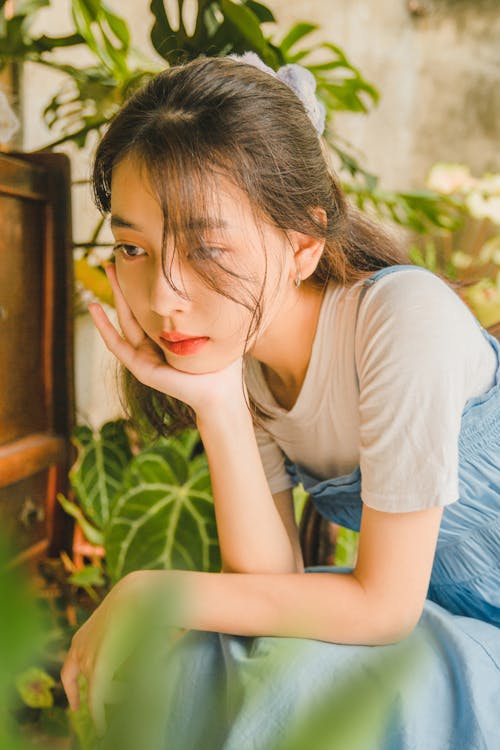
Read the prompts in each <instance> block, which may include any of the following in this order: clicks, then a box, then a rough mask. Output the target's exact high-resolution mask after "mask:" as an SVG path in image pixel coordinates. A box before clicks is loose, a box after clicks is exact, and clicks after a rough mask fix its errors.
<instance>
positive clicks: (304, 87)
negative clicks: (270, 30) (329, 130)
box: [228, 52, 326, 135]
mask: <svg viewBox="0 0 500 750" xmlns="http://www.w3.org/2000/svg"><path fill="white" fill-rule="evenodd" d="M228 57H230V58H232V59H233V60H237V61H238V62H243V63H247V64H248V65H253V67H254V68H259V69H260V70H263V71H264V72H265V73H269V75H272V76H273V77H274V78H278V79H279V80H280V81H282V83H284V84H286V85H287V86H288V87H289V88H290V89H291V90H292V91H293V92H294V94H295V95H296V96H298V98H299V99H300V101H301V102H302V104H303V106H304V109H305V110H306V112H307V114H308V116H309V119H310V120H311V122H312V124H313V125H314V128H315V130H316V132H317V133H318V135H322V134H323V131H324V129H325V116H326V110H325V105H324V104H323V102H321V101H319V99H318V98H317V96H316V79H315V77H314V76H313V74H312V73H311V71H310V70H308V69H307V68H304V67H302V65H297V64H296V63H290V64H289V65H283V66H282V67H281V68H279V69H278V70H277V71H276V70H273V69H272V68H271V67H269V65H266V63H265V62H263V60H261V59H260V57H259V56H258V55H257V54H256V53H255V52H245V53H244V54H243V55H228Z"/></svg>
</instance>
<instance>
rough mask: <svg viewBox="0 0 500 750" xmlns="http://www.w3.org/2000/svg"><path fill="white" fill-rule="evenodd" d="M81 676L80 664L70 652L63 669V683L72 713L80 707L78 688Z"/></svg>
mask: <svg viewBox="0 0 500 750" xmlns="http://www.w3.org/2000/svg"><path fill="white" fill-rule="evenodd" d="M79 674H80V667H79V664H78V662H77V660H76V658H75V656H74V654H73V652H72V651H71V650H70V651H69V653H68V656H67V657H66V661H65V662H64V664H63V667H62V669H61V682H62V684H63V688H64V692H65V693H66V697H67V699H68V703H69V706H70V708H71V710H72V711H76V710H77V709H78V707H79V706H80V690H79V688H78V675H79Z"/></svg>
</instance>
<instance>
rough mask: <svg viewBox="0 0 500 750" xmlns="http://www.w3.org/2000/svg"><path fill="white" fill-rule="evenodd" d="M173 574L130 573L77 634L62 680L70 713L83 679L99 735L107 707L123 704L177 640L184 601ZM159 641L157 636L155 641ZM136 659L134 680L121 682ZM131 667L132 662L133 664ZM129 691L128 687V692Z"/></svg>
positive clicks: (78, 699) (74, 637) (77, 699)
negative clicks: (142, 674) (126, 667)
mask: <svg viewBox="0 0 500 750" xmlns="http://www.w3.org/2000/svg"><path fill="white" fill-rule="evenodd" d="M175 575H176V573H175V571H166V570H155V571H150V570H140V571H134V572H133V573H129V574H128V575H127V576H125V577H124V578H122V579H121V580H120V581H119V582H118V583H117V584H115V586H114V587H113V588H112V589H111V591H110V592H109V593H108V595H107V596H106V597H105V599H104V600H103V601H102V602H101V604H100V605H99V606H98V607H97V609H96V610H95V611H94V612H93V613H92V615H91V616H90V617H89V619H88V620H87V621H86V622H85V623H84V624H83V625H82V626H81V627H80V628H79V629H78V630H77V632H76V633H75V635H74V636H73V638H72V641H71V646H70V649H69V651H68V654H67V656H66V660H65V662H64V664H63V667H62V669H61V681H62V684H63V687H64V690H65V692H66V696H67V698H68V702H69V705H70V708H71V710H73V711H76V710H77V709H78V708H79V706H80V692H79V684H78V683H79V680H80V678H81V676H82V675H83V677H84V678H85V681H86V688H87V690H86V693H87V703H88V709H89V712H90V715H91V718H92V720H93V722H94V724H95V728H96V731H97V733H98V734H99V735H100V736H102V735H103V734H104V732H105V730H106V720H105V711H104V706H105V704H106V703H107V704H110V703H117V702H120V701H121V700H122V699H123V698H124V696H125V695H126V686H127V682H131V683H132V689H135V688H134V686H135V685H136V684H137V677H139V675H140V671H141V670H142V671H143V672H144V670H149V672H148V675H147V678H148V679H149V677H150V676H151V675H150V669H149V666H148V664H150V662H148V660H147V649H150V653H151V659H152V661H153V663H154V664H156V665H157V664H159V663H160V660H161V656H162V653H161V652H162V651H165V653H166V650H168V648H170V646H171V645H172V644H173V643H174V641H175V640H177V638H178V637H179V636H180V635H182V632H179V628H180V625H179V623H180V620H181V619H182V617H183V609H182V601H183V600H182V598H181V595H180V592H179V591H178V589H177V588H175V582H176V579H175ZM156 636H158V637H156ZM137 651H139V653H140V656H139V657H137V655H136V667H135V669H136V671H135V672H134V674H135V676H136V679H134V678H132V679H130V677H129V680H128V681H127V682H123V680H121V679H120V678H121V677H123V675H118V680H117V679H116V673H117V671H118V670H119V669H120V668H121V667H122V666H124V665H126V663H127V661H128V662H129V664H130V662H131V661H132V660H131V657H132V655H133V654H134V652H137ZM132 663H133V662H132ZM129 690H130V687H129Z"/></svg>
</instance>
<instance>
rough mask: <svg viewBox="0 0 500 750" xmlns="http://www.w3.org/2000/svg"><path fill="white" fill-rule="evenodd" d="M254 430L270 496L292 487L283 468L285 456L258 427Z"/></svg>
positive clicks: (290, 479) (275, 443) (274, 442)
mask: <svg viewBox="0 0 500 750" xmlns="http://www.w3.org/2000/svg"><path fill="white" fill-rule="evenodd" d="M254 430H255V437H256V439H257V445H258V448H259V452H260V457H261V459H262V466H263V468H264V473H265V475H266V477H267V482H268V484H269V489H270V490H271V494H275V493H276V492H281V491H282V490H286V489H288V488H289V487H293V486H294V483H293V481H292V478H291V476H290V475H289V473H288V472H287V470H286V468H285V454H284V453H283V451H282V450H281V448H280V447H279V445H278V443H277V442H276V441H275V440H274V439H273V438H272V437H271V435H269V434H268V433H267V432H266V431H265V430H264V429H262V427H259V425H255V426H254Z"/></svg>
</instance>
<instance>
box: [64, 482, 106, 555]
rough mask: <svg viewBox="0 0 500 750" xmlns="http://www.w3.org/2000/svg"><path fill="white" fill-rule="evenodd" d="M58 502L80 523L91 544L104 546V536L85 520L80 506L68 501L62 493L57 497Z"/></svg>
mask: <svg viewBox="0 0 500 750" xmlns="http://www.w3.org/2000/svg"><path fill="white" fill-rule="evenodd" d="M56 497H57V499H58V501H59V502H60V503H61V505H62V507H63V508H64V510H65V511H66V513H67V514H68V515H70V516H73V518H74V519H75V520H76V521H78V523H79V525H80V527H81V529H82V531H83V533H84V535H85V538H86V539H87V540H88V541H89V542H90V543H91V544H95V545H97V546H100V545H102V543H103V536H102V533H101V532H100V531H99V530H98V529H96V528H95V526H92V524H91V523H89V521H88V520H87V519H86V518H85V516H84V515H83V513H82V511H81V508H79V507H78V505H75V504H74V503H72V502H71V500H68V499H67V498H66V497H64V495H63V494H61V493H60V492H59V493H58V494H57V495H56Z"/></svg>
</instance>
